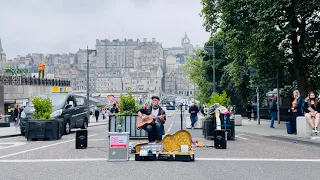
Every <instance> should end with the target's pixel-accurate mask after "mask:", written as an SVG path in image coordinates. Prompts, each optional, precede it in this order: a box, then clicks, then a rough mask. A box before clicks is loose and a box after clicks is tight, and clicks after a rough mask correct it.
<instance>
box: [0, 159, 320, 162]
mask: <svg viewBox="0 0 320 180" xmlns="http://www.w3.org/2000/svg"><path fill="white" fill-rule="evenodd" d="M134 160H135V159H134V158H130V159H129V161H134ZM94 161H108V159H107V158H80V159H14V160H0V163H44V162H94ZM195 161H233V162H234V161H256V162H320V159H263V158H262V159H255V158H195Z"/></svg>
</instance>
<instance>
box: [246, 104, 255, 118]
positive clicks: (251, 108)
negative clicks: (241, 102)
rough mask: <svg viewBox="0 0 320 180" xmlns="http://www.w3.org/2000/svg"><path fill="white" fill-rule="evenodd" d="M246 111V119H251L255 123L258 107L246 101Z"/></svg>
mask: <svg viewBox="0 0 320 180" xmlns="http://www.w3.org/2000/svg"><path fill="white" fill-rule="evenodd" d="M246 111H247V117H248V120H249V121H251V119H252V118H253V119H254V120H255V121H256V120H257V112H258V107H257V104H256V103H255V102H252V103H251V102H250V101H248V104H247V106H246Z"/></svg>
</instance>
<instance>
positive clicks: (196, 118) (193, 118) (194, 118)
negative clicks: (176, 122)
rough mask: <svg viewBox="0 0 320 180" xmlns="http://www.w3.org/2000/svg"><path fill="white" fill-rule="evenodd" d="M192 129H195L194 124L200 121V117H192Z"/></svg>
mask: <svg viewBox="0 0 320 180" xmlns="http://www.w3.org/2000/svg"><path fill="white" fill-rule="evenodd" d="M190 120H191V127H194V124H195V123H196V122H197V121H198V116H192V115H191V116H190Z"/></svg>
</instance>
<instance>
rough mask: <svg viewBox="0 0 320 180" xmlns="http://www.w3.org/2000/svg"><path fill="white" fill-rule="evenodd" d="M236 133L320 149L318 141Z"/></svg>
mask: <svg viewBox="0 0 320 180" xmlns="http://www.w3.org/2000/svg"><path fill="white" fill-rule="evenodd" d="M237 133H241V134H243V135H248V136H253V137H261V138H267V139H273V140H282V141H287V142H292V143H299V144H305V145H312V146H319V147H320V141H312V140H308V139H297V138H291V137H285V136H267V135H261V134H254V133H248V132H241V131H237Z"/></svg>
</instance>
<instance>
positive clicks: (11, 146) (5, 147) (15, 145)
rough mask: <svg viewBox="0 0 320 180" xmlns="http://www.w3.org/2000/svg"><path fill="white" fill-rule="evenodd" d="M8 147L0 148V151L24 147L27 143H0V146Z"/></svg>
mask: <svg viewBox="0 0 320 180" xmlns="http://www.w3.org/2000/svg"><path fill="white" fill-rule="evenodd" d="M1 144H2V145H8V144H9V146H0V150H1V149H8V148H13V147H17V146H22V145H25V144H27V143H24V142H3V143H0V145H1Z"/></svg>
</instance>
